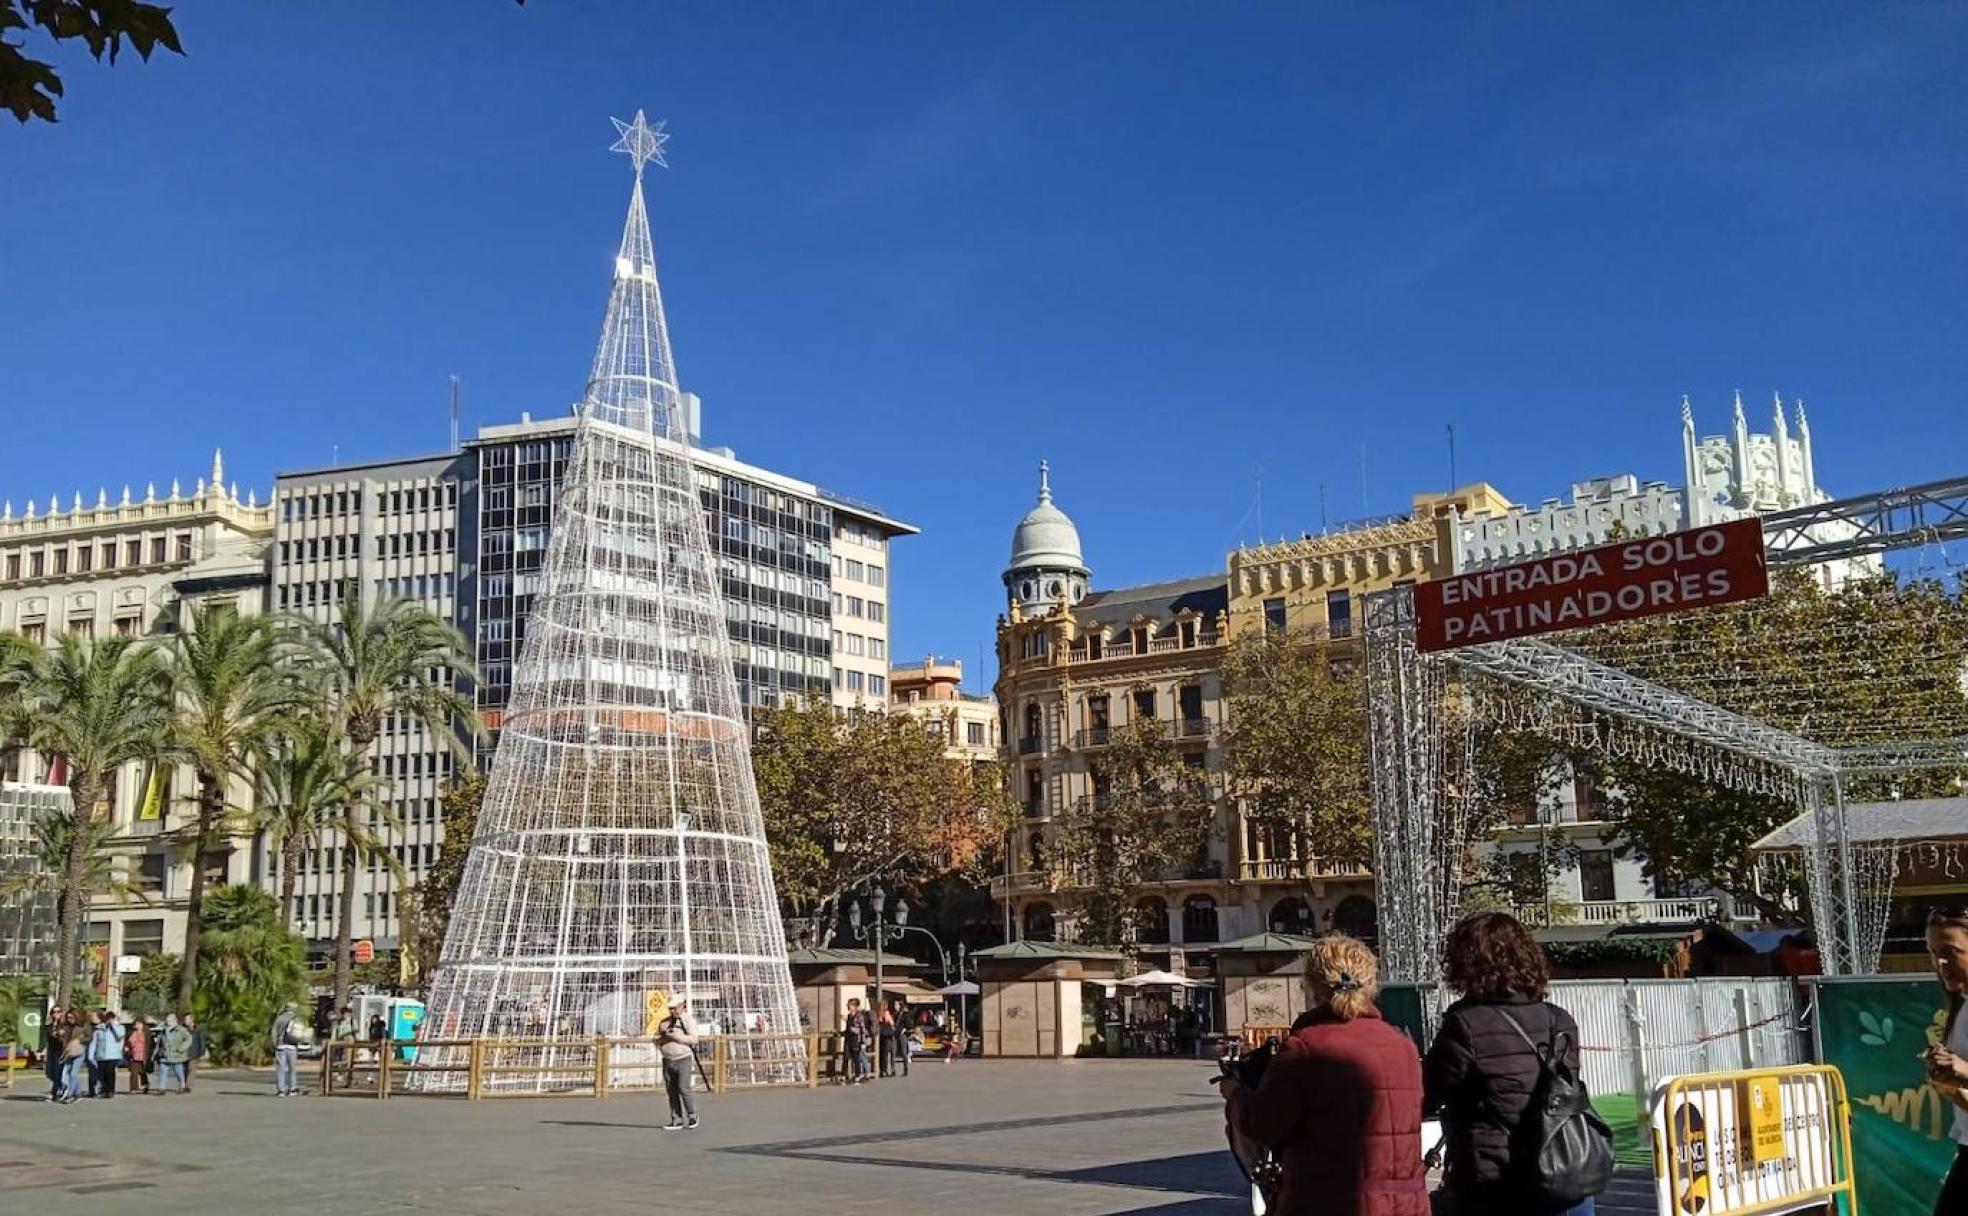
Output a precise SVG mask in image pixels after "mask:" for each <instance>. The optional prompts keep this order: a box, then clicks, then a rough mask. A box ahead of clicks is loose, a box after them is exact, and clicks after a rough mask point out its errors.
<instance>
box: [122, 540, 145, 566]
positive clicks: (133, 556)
mask: <svg viewBox="0 0 1968 1216" xmlns="http://www.w3.org/2000/svg"><path fill="white" fill-rule="evenodd" d="M123 564H124V565H126V566H141V565H143V542H142V541H140V540H133V541H128V542H126V543H125V544H124V546H123Z"/></svg>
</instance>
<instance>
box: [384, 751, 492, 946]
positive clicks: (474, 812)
mask: <svg viewBox="0 0 1968 1216" xmlns="http://www.w3.org/2000/svg"><path fill="white" fill-rule="evenodd" d="M442 801H443V804H444V849H443V851H442V852H440V853H439V854H438V855H437V864H436V865H435V866H432V867H431V868H430V869H429V870H428V871H426V872H425V874H424V880H423V881H422V882H420V883H418V884H417V886H416V888H415V889H414V890H412V891H411V892H410V895H409V906H408V909H407V911H406V913H405V917H404V923H405V925H407V926H408V932H407V933H406V935H405V937H406V941H407V945H408V949H409V951H410V972H411V977H412V982H413V983H415V984H418V985H422V984H424V983H425V982H427V981H428V980H429V978H430V973H431V972H432V971H433V970H434V969H435V968H436V966H437V960H438V958H439V956H440V955H441V954H442V953H443V951H444V934H445V932H446V930H448V929H449V928H450V926H451V910H452V908H453V907H454V906H455V905H456V903H457V899H458V884H459V883H460V882H461V881H463V879H464V877H465V859H466V858H467V857H469V856H470V855H471V841H472V837H473V836H474V835H476V834H477V832H478V813H479V810H480V809H481V808H482V807H483V806H484V804H485V775H484V774H483V773H480V772H478V771H476V770H473V771H471V772H467V773H464V774H463V775H461V776H459V777H458V778H456V779H455V780H453V781H452V782H451V784H450V785H448V786H446V787H445V789H444V796H443V799H442Z"/></svg>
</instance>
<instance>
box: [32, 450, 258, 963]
mask: <svg viewBox="0 0 1968 1216" xmlns="http://www.w3.org/2000/svg"><path fill="white" fill-rule="evenodd" d="M224 476H225V467H224V462H223V458H222V456H221V455H220V454H219V453H217V452H215V453H213V456H212V467H211V471H210V475H209V477H208V478H207V477H201V478H199V479H198V481H197V483H196V484H195V485H194V486H193V488H192V489H191V491H190V492H189V493H186V492H185V491H184V490H183V488H182V483H181V482H178V481H175V480H174V481H172V482H171V485H170V489H169V491H168V492H167V493H161V494H160V493H159V492H158V490H157V487H156V486H155V485H154V484H153V485H150V486H148V487H146V488H145V491H144V493H143V494H142V496H141V497H139V496H137V495H136V494H134V493H132V492H131V489H130V488H129V487H128V486H125V487H124V488H123V491H122V493H121V495H120V496H117V497H116V498H114V499H112V497H111V496H110V494H109V493H108V492H107V490H99V491H98V492H97V494H96V499H95V503H94V505H93V506H91V505H85V504H84V502H83V499H82V496H81V495H80V494H77V495H75V496H74V497H73V499H72V500H71V502H70V505H69V506H68V508H67V509H63V508H62V506H61V504H60V502H59V500H51V501H50V502H49V503H48V505H47V507H46V509H45V510H40V511H37V510H36V509H35V507H34V505H33V504H32V503H31V502H30V503H28V504H26V505H25V506H24V507H23V508H22V509H21V510H20V511H18V512H17V511H16V510H15V509H14V506H13V504H12V503H11V502H8V503H7V504H5V505H4V506H0V629H5V630H12V631H15V632H18V633H20V634H21V635H23V636H24V637H26V638H28V639H29V640H30V641H34V642H39V643H41V644H43V645H48V646H53V645H55V644H57V643H58V642H59V641H60V639H61V637H62V636H63V635H64V634H77V635H80V636H82V637H84V638H101V637H108V636H111V635H118V634H120V635H129V636H141V635H156V634H162V633H166V632H168V631H170V630H175V629H181V628H190V627H194V626H195V623H196V610H197V609H200V608H203V607H205V606H208V605H209V606H218V607H225V608H230V609H231V610H233V611H236V612H240V613H248V614H251V613H258V612H260V611H261V610H262V609H263V607H264V605H265V601H266V595H265V584H266V553H267V547H268V544H269V541H270V540H271V538H272V534H273V511H272V508H271V507H270V506H265V505H262V504H260V503H259V501H258V496H257V495H256V494H254V493H252V492H251V491H249V492H248V493H247V494H245V495H244V496H242V495H241V494H240V493H239V490H238V488H237V487H232V488H228V487H227V486H226V485H225V484H224ZM65 767H66V766H65V764H64V762H63V761H61V760H60V758H58V757H48V756H40V755H36V754H35V753H34V752H32V751H18V752H13V753H10V754H6V755H4V756H0V779H4V780H6V781H7V782H10V783H19V784H15V785H10V786H9V788H10V789H12V790H14V791H15V794H16V797H15V801H16V802H17V803H18V805H19V806H22V807H27V806H43V807H44V808H45V805H46V799H45V798H43V799H41V800H40V801H38V802H37V801H36V800H35V798H34V797H32V796H30V795H32V793H33V791H34V790H35V789H36V788H38V787H48V786H64V785H65V781H66V773H65ZM196 788H197V781H196V777H195V775H194V774H193V772H192V770H191V768H190V767H189V766H186V765H148V766H147V765H142V764H129V765H125V766H124V767H123V768H122V769H120V770H119V771H118V772H117V773H115V774H114V776H113V778H112V780H111V782H110V787H109V790H108V792H107V796H106V798H105V801H104V805H103V806H102V807H101V808H100V810H99V811H98V814H100V815H102V816H104V817H106V818H108V819H109V820H110V821H111V822H113V823H114V824H115V825H116V829H117V830H116V834H115V836H114V837H112V838H111V841H110V846H109V847H110V849H111V851H112V853H113V854H115V856H116V862H115V864H116V867H117V869H118V870H119V871H121V872H123V873H124V874H125V875H126V876H127V878H128V879H129V881H130V883H131V885H132V886H133V888H134V889H135V892H136V893H138V894H139V895H140V898H131V899H126V900H115V901H111V900H107V899H99V900H97V901H96V902H95V903H93V904H92V905H91V907H90V909H89V916H88V919H87V921H86V922H85V923H84V925H83V930H82V937H83V943H84V951H85V954H86V956H87V957H88V958H89V960H90V967H91V972H92V974H91V976H90V978H91V981H92V982H93V983H95V985H96V987H97V989H98V991H99V993H100V994H101V995H102V996H103V997H104V998H105V999H115V998H116V997H117V996H118V995H119V993H118V992H117V990H116V985H117V979H116V970H115V967H114V965H113V963H114V960H115V959H117V958H121V957H126V956H142V955H148V954H157V953H175V952H178V951H181V950H182V949H183V948H184V935H185V897H186V895H187V893H188V892H189V890H190V886H191V872H192V871H191V867H192V864H193V859H192V857H191V850H190V848H189V847H188V844H187V842H186V841H184V840H183V838H182V836H181V835H180V833H181V831H182V829H184V828H185V827H186V826H187V825H188V824H189V823H190V822H191V821H192V819H193V817H194V812H193V807H192V805H191V803H190V801H189V797H190V794H191V792H192V791H193V790H195V789H196ZM60 797H61V798H62V799H63V800H65V799H66V793H65V792H63V793H62V794H61V795H60ZM228 797H229V799H230V800H231V801H232V803H233V805H235V806H240V807H250V806H251V803H252V790H251V788H250V786H248V785H247V783H245V782H244V781H235V782H234V783H233V786H232V788H231V790H229V791H228ZM26 826H27V829H28V830H30V831H31V824H28V825H26ZM204 862H205V866H206V873H207V876H208V878H209V879H211V880H212V881H216V882H243V881H248V880H249V879H250V878H251V877H252V873H251V855H250V851H249V850H247V849H245V848H240V847H236V845H235V842H226V843H223V844H222V845H221V846H220V847H219V848H217V849H214V850H212V851H210V852H209V853H207V854H206V856H205V859H204Z"/></svg>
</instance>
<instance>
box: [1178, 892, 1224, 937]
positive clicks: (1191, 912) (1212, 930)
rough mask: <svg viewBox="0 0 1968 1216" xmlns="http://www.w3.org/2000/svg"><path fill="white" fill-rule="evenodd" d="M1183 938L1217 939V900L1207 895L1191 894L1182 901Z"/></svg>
mask: <svg viewBox="0 0 1968 1216" xmlns="http://www.w3.org/2000/svg"><path fill="white" fill-rule="evenodd" d="M1182 940H1183V941H1184V942H1213V941H1215V940H1216V901H1215V900H1214V899H1211V898H1210V897H1209V896H1207V895H1191V896H1190V897H1189V898H1188V899H1186V900H1184V901H1182Z"/></svg>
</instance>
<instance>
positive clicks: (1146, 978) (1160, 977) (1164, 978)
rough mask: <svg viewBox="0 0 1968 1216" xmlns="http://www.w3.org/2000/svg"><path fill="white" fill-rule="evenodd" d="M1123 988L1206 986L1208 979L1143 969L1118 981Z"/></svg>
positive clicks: (1207, 985)
mask: <svg viewBox="0 0 1968 1216" xmlns="http://www.w3.org/2000/svg"><path fill="white" fill-rule="evenodd" d="M1119 983H1120V985H1121V987H1123V988H1134V989H1141V988H1207V987H1209V981H1208V980H1192V979H1190V978H1189V977H1188V976H1186V975H1177V974H1175V973H1174V972H1173V971H1144V972H1142V973H1141V974H1140V975H1130V976H1129V977H1127V978H1126V979H1124V980H1121V981H1119Z"/></svg>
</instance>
